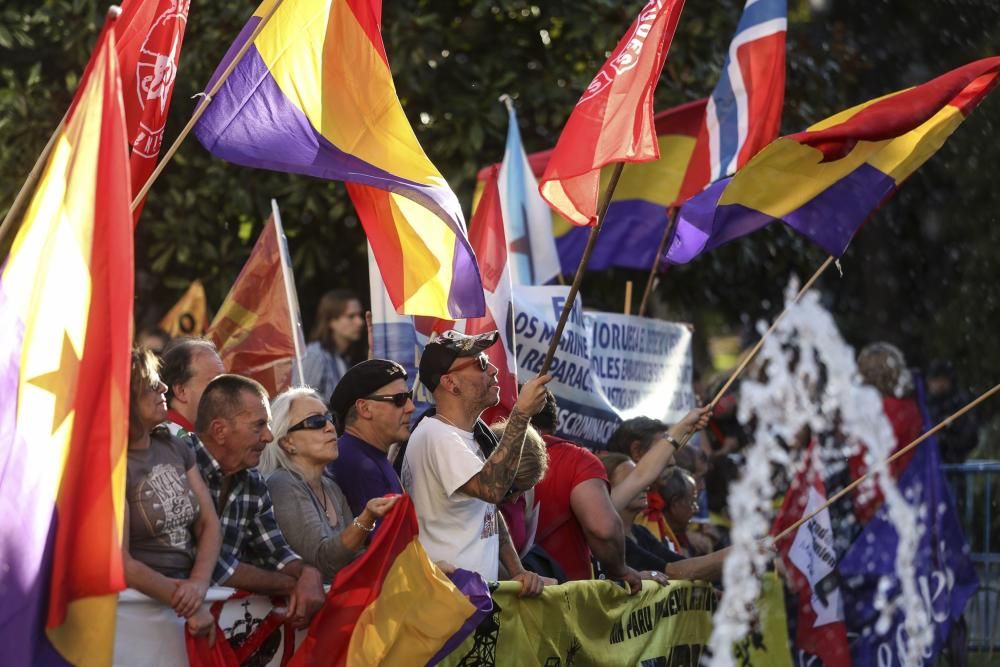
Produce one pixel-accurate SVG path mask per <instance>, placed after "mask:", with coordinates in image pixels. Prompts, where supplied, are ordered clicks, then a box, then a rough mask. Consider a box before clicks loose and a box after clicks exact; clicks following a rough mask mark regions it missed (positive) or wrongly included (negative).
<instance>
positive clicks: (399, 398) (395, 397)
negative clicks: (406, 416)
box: [364, 390, 413, 408]
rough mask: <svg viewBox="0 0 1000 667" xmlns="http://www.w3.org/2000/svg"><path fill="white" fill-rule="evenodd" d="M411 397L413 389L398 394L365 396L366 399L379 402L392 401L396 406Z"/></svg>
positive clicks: (399, 406)
mask: <svg viewBox="0 0 1000 667" xmlns="http://www.w3.org/2000/svg"><path fill="white" fill-rule="evenodd" d="M411 399H413V390H410V391H401V392H399V393H398V394H374V395H372V396H365V398H364V400H366V401H379V402H381V403H392V404H393V405H395V406H396V407H397V408H401V407H403V406H404V405H406V402H407V401H409V400H411Z"/></svg>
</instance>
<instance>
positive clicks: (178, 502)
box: [125, 429, 201, 579]
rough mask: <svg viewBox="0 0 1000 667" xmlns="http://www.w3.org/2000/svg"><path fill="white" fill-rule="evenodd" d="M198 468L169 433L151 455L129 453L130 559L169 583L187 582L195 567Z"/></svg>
mask: <svg viewBox="0 0 1000 667" xmlns="http://www.w3.org/2000/svg"><path fill="white" fill-rule="evenodd" d="M194 463H195V461H194V452H193V451H192V450H191V448H190V447H189V446H188V445H186V444H185V443H184V442H183V441H181V440H180V439H178V438H175V437H173V436H171V435H170V434H169V433H167V432H166V431H165V430H163V429H158V430H156V431H154V432H153V434H152V436H151V439H150V446H149V447H148V448H147V449H129V450H128V477H127V478H126V483H125V499H126V502H128V508H129V553H130V554H131V555H132V557H133V558H135V559H136V560H138V561H141V562H142V563H145V564H146V565H148V566H149V567H151V568H152V569H154V570H156V571H157V572H159V573H161V574H164V575H166V576H168V577H174V578H181V579H183V578H187V577H188V576H189V575H190V573H191V568H192V567H193V566H194V556H195V539H194V534H193V533H192V530H191V529H192V528H193V526H194V523H195V521H197V519H198V516H199V514H200V512H201V506H200V505H199V504H198V499H197V498H196V497H195V495H194V492H193V491H192V490H191V485H190V484H189V483H188V478H187V471H188V470H190V469H191V467H192V466H194Z"/></svg>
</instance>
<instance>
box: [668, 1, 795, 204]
mask: <svg viewBox="0 0 1000 667" xmlns="http://www.w3.org/2000/svg"><path fill="white" fill-rule="evenodd" d="M787 16H788V7H787V0H747V3H746V5H745V6H744V8H743V14H742V16H740V21H739V23H738V24H737V26H736V34H735V35H734V36H733V40H732V42H730V43H729V51H728V53H727V54H726V59H725V61H724V62H723V65H722V74H721V76H720V77H719V82H718V83H717V84H716V86H715V90H714V91H712V95H711V97H709V99H708V104H707V105H706V107H705V121H704V124H703V125H702V127H701V130H700V131H699V134H698V138H697V140H696V143H695V148H694V152H693V153H692V157H691V165H690V167H689V168H688V171H687V174H686V175H685V178H684V184H683V186H682V187H681V200H682V201H683V200H686V199H688V198H689V197H692V196H694V195H696V194H698V193H699V192H701V190H702V189H703V188H704V187H705V186H706V185H708V184H709V183H713V182H715V181H717V180H719V179H720V178H724V177H726V176H731V175H732V174H734V173H736V170H737V169H739V168H740V167H742V166H743V165H745V164H746V163H747V162H748V161H749V160H750V158H752V157H753V156H754V155H755V154H756V153H757V152H758V151H759V150H760V149H762V148H764V146H766V145H767V144H769V143H770V142H771V141H772V140H774V139H775V138H776V137H777V136H778V131H779V129H780V126H781V108H782V106H783V104H784V100H785V36H786V34H787V25H788V19H787Z"/></svg>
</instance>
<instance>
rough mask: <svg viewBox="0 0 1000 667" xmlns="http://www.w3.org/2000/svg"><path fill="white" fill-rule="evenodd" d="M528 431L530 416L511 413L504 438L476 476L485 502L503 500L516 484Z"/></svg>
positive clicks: (515, 412) (518, 412)
mask: <svg viewBox="0 0 1000 667" xmlns="http://www.w3.org/2000/svg"><path fill="white" fill-rule="evenodd" d="M527 431H528V416H527V415H525V414H522V413H521V412H520V411H518V410H516V409H515V410H513V411H512V412H511V413H510V419H509V420H508V421H507V426H506V427H505V428H504V431H503V438H501V439H500V444H499V445H498V446H497V448H496V450H495V451H494V452H493V455H492V456H490V458H488V459H486V463H485V464H483V468H482V470H480V471H479V474H478V475H477V476H476V477H477V479H478V481H479V488H480V491H481V492H482V494H483V495H481V496H480V498H482V499H483V500H485V501H487V502H491V503H494V504H497V503H499V502H500V501H502V500H503V498H504V496H505V495H507V492H508V491H509V490H510V485H511V484H513V483H514V475H516V474H517V466H518V465H519V464H520V463H521V448H522V447H523V446H524V436H525V433H527Z"/></svg>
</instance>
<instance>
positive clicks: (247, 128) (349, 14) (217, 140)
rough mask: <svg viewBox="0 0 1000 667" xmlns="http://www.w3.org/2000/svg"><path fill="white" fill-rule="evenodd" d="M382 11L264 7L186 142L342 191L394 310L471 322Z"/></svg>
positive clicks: (365, 4)
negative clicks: (343, 187)
mask: <svg viewBox="0 0 1000 667" xmlns="http://www.w3.org/2000/svg"><path fill="white" fill-rule="evenodd" d="M381 10H382V3H381V1H380V0H284V1H283V2H281V3H280V4H279V3H278V2H276V1H275V0H265V1H264V2H263V3H262V4H261V5H260V6H259V7H258V8H257V11H256V12H255V13H254V15H253V16H252V17H251V18H250V20H249V21H248V22H247V24H246V25H245V26H244V28H243V31H242V32H241V33H240V35H239V36H238V37H237V38H236V42H235V43H234V44H233V45H232V47H230V50H229V52H228V53H227V54H226V56H225V57H224V58H223V61H222V62H221V63H220V64H219V67H218V68H217V69H216V72H215V74H214V75H213V77H212V80H211V81H210V82H209V86H208V89H209V90H211V89H212V88H213V87H214V86H215V82H216V81H217V80H218V79H219V78H221V76H222V74H223V73H224V72H225V71H226V70H227V68H229V66H230V65H232V64H233V61H234V60H235V58H236V56H237V55H238V54H239V52H240V50H241V49H242V48H243V47H244V46H248V48H247V50H246V51H245V52H244V54H243V56H242V57H241V58H240V59H239V60H238V61H237V62H236V63H235V65H234V66H233V69H232V74H231V75H230V76H229V77H228V78H227V79H226V80H225V82H224V83H223V84H222V86H221V87H220V88H219V90H218V91H217V92H216V94H215V96H214V99H213V100H212V102H211V104H210V106H208V108H207V109H206V110H205V113H204V115H203V116H202V117H201V119H200V120H199V121H198V124H197V125H196V126H195V135H196V136H197V137H198V140H199V141H200V142H201V143H202V145H203V146H204V147H205V148H206V149H207V150H209V151H211V153H212V154H213V155H216V156H218V157H221V158H223V159H226V160H229V161H230V162H235V163H237V164H242V165H246V166H250V167H258V168H262V169H273V170H275V171H285V172H292V173H296V174H308V175H310V176H315V177H317V178H325V179H332V180H341V181H344V182H345V183H347V190H348V193H349V194H350V196H351V201H352V202H354V207H355V209H356V210H357V212H358V217H359V218H360V220H361V224H362V226H363V227H364V228H365V233H366V234H367V235H368V241H369V243H370V244H371V247H372V251H373V252H374V255H375V259H376V261H377V262H378V267H379V270H380V271H381V273H382V278H383V281H384V283H385V287H386V291H387V292H388V293H389V296H390V298H391V299H392V303H393V306H394V307H395V309H396V310H397V311H398V312H400V313H403V314H407V315H427V316H431V317H440V318H444V319H455V318H463V317H480V316H482V314H483V312H484V308H485V306H484V300H483V286H482V281H481V280H480V278H479V269H478V266H477V264H476V257H475V254H474V253H473V252H472V248H471V247H470V246H469V240H468V238H467V232H466V228H465V219H464V217H463V215H462V208H461V206H460V205H459V203H458V198H457V197H456V196H455V193H454V192H452V191H451V188H450V187H449V186H448V182H447V181H446V180H445V179H444V177H443V176H442V175H441V173H440V172H439V171H438V170H437V168H436V167H435V166H434V164H433V163H431V161H430V159H429V158H428V157H427V155H426V154H425V153H424V150H423V148H421V146H420V143H419V142H418V141H417V137H416V135H415V134H414V132H413V128H412V127H410V123H409V121H408V120H407V119H406V114H404V113H403V106H402V104H400V102H399V99H398V98H397V96H396V87H395V85H394V83H393V81H392V71H391V70H390V68H389V60H388V57H387V56H386V52H385V47H384V45H383V43H382V35H381V32H380V20H381ZM251 38H252V41H251Z"/></svg>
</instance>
